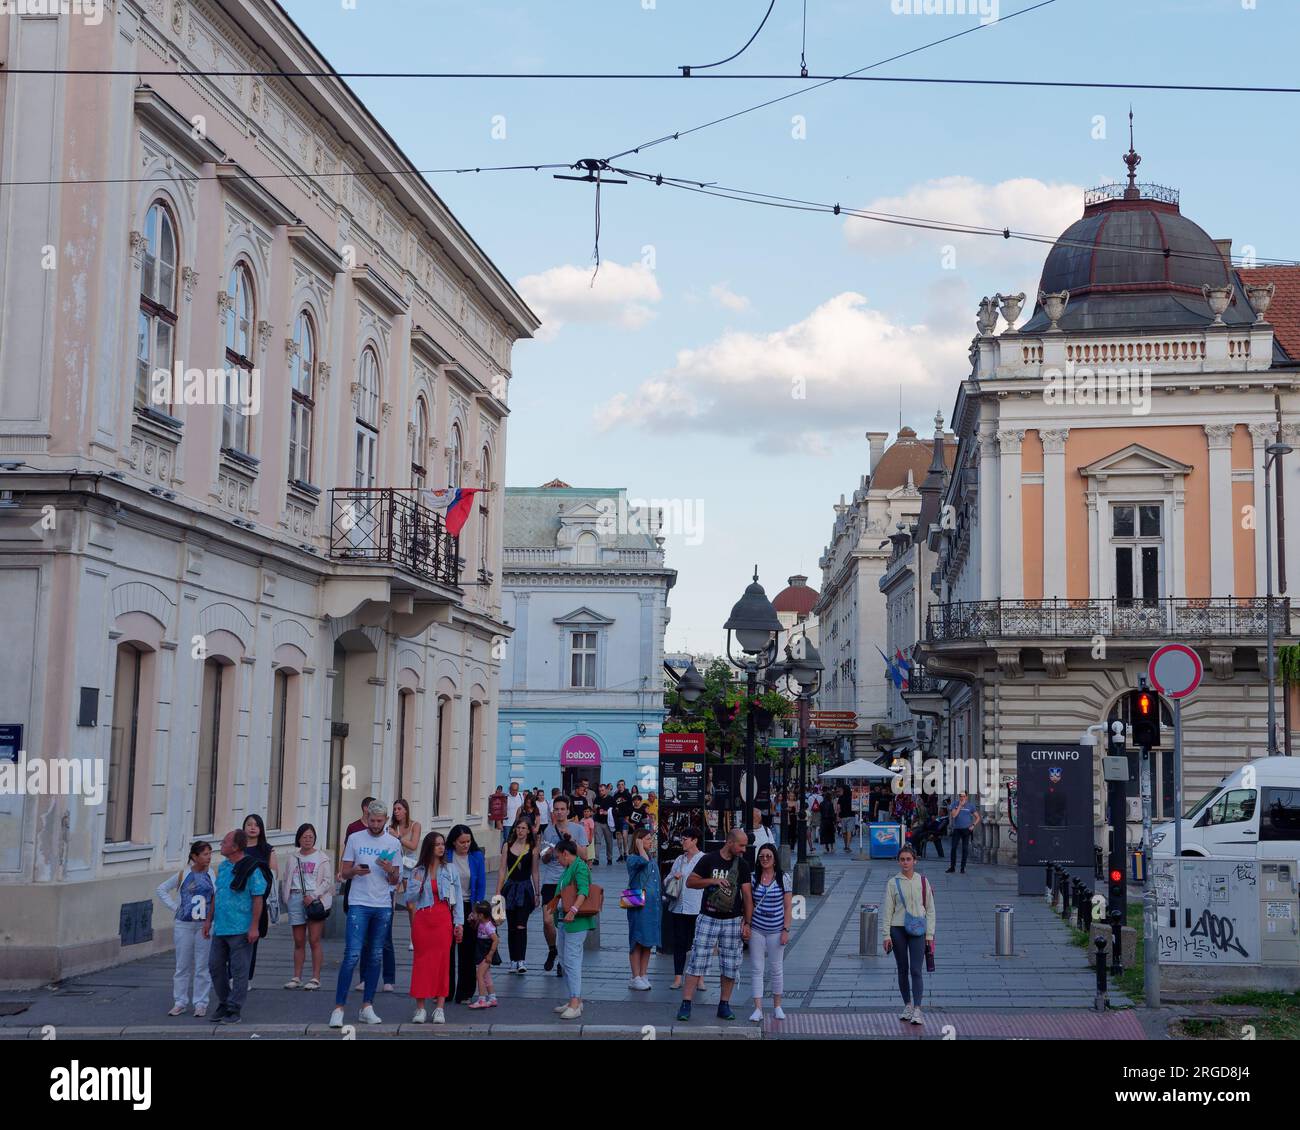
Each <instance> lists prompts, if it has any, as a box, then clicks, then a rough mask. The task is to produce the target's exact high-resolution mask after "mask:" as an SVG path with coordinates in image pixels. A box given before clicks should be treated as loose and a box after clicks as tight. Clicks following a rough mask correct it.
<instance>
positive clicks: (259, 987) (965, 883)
mask: <svg viewBox="0 0 1300 1130" xmlns="http://www.w3.org/2000/svg"><path fill="white" fill-rule="evenodd" d="M822 858H823V861H824V863H825V867H826V889H825V893H824V894H823V895H821V896H818V897H810V898H808V899H807V901H806V904H805V909H806V915H805V916H804V917H803V918H802V919H799V920H797V921H796V922H795V929H794V932H793V936H792V939H791V942H790V945H789V947H788V949H787V953H786V961H785V977H786V1002H785V1003H786V1009H787V1012H788V1013H789V1015H790V1019H789V1020H788V1021H786V1023H785V1024H784V1025H783V1024H781V1023H780V1022H772V1021H770V1020H769V1021H768V1022H767V1023H765V1024H764V1025H763V1026H762V1028H761V1029H760V1026H759V1025H755V1024H750V1023H748V1022H747V1021H746V1020H745V1017H748V1015H749V1013H750V1011H751V1009H752V1007H753V1006H752V1003H751V1002H750V989H749V982H748V974H747V973H746V974H745V976H744V977H743V978H742V981H741V984H740V985H739V986H738V988H737V991H736V993H735V995H734V997H733V1004H734V1007H735V1011H736V1014H737V1017H738V1019H737V1020H734V1021H731V1022H729V1023H723V1022H720V1021H718V1020H717V1019H716V1018H715V1016H714V1012H715V1006H716V1004H717V1001H718V980H717V976H716V974H714V975H713V976H712V977H711V978H710V982H709V984H708V986H707V990H706V992H705V993H704V995H703V996H701V997H697V1002H696V1005H695V1013H694V1017H693V1019H692V1021H691V1022H690V1023H689V1024H685V1025H682V1024H676V1023H675V1022H674V1016H675V1013H676V1006H677V1002H678V994H677V993H676V992H674V991H673V990H672V989H671V988H670V987H669V986H670V983H671V980H672V959H671V956H669V955H667V954H662V955H657V956H656V957H654V958H653V959H652V961H651V967H650V980H651V983H652V985H653V988H652V990H651V991H649V992H644V991H635V990H633V989H630V988H629V987H628V977H629V969H628V964H627V916H626V912H625V911H622V910H619V909H618V900H617V897H610V898H607V899H606V909H605V911H604V912H603V914H602V916H601V928H600V937H599V943H600V945H599V949H598V950H589V951H588V952H587V954H586V957H585V961H584V969H583V997H584V1001H585V1008H584V1015H583V1018H582V1021H581V1022H580V1023H578V1024H564V1023H563V1022H557V1021H556V1020H555V1017H554V1014H553V1012H552V1011H551V1009H552V1006H553V1005H554V1004H556V1003H558V1002H559V1001H560V999H561V997H562V995H563V988H562V981H561V980H560V978H558V977H556V976H555V975H554V974H553V973H552V974H548V973H545V972H544V971H543V970H542V962H543V961H544V960H545V957H546V945H545V941H544V939H543V936H542V926H541V915H540V913H537V914H534V915H533V916H532V918H531V920H530V924H529V946H528V954H529V971H528V973H527V974H525V975H522V976H519V975H514V974H511V973H510V972H508V967H504V966H503V967H498V968H497V969H496V970H495V974H494V975H495V979H496V987H497V993H498V996H499V997H500V1001H501V1003H500V1006H499V1007H498V1008H496V1009H494V1010H492V1011H490V1012H487V1013H483V1012H477V1011H475V1012H471V1011H469V1010H467V1009H466V1008H464V1007H463V1006H452V1005H449V1006H448V1008H447V1021H448V1023H447V1025H446V1026H445V1027H443V1026H439V1027H437V1028H434V1027H432V1026H422V1027H417V1026H413V1025H411V1024H409V1020H410V1016H411V1011H412V1005H411V1002H410V1000H409V998H408V997H407V996H406V995H405V991H404V990H405V987H406V986H407V985H409V982H410V964H411V954H410V951H409V950H408V948H407V927H406V919H405V916H404V915H399V916H398V918H397V921H396V926H395V929H394V939H395V945H396V950H397V982H396V984H397V986H398V991H397V992H395V993H392V994H387V993H382V992H381V993H380V994H379V995H378V997H377V998H376V1001H375V1007H376V1011H377V1012H378V1013H379V1015H380V1016H381V1017H382V1018H383V1019H384V1021H385V1023H384V1024H382V1025H378V1026H365V1025H358V1026H357V1031H356V1035H357V1036H358V1037H367V1038H369V1037H376V1036H393V1035H400V1036H403V1037H405V1036H409V1035H417V1036H424V1037H429V1036H519V1035H530V1034H531V1035H537V1036H544V1037H545V1038H552V1037H553V1036H555V1035H558V1034H566V1035H569V1036H584V1037H613V1036H621V1037H625V1038H637V1039H650V1038H655V1039H664V1038H683V1037H687V1038H691V1037H694V1038H701V1037H703V1038H708V1037H715V1038H716V1037H718V1036H724V1035H725V1036H727V1037H734V1038H756V1037H758V1036H759V1035H760V1034H761V1035H764V1036H768V1037H781V1036H791V1037H800V1036H832V1035H841V1036H856V1037H870V1036H882V1037H896V1038H917V1037H920V1036H922V1035H924V1036H928V1037H934V1038H940V1037H941V1036H942V1035H944V1032H943V1029H944V1028H945V1027H949V1028H951V1029H953V1030H954V1031H953V1032H949V1033H948V1035H949V1036H950V1037H951V1036H952V1035H953V1034H955V1035H956V1036H957V1037H958V1038H960V1037H961V1036H962V1035H963V1034H965V1035H970V1036H977V1035H983V1036H985V1037H987V1038H999V1037H1001V1038H1016V1037H1020V1038H1023V1037H1031V1038H1052V1037H1053V1036H1055V1037H1057V1038H1070V1037H1072V1036H1073V1037H1078V1036H1090V1037H1094V1038H1095V1037H1097V1036H1099V1035H1104V1036H1106V1037H1108V1038H1119V1039H1127V1038H1140V1037H1141V1035H1142V1024H1141V1023H1140V1022H1139V1020H1138V1019H1137V1014H1135V1013H1109V1014H1105V1015H1099V1014H1095V1013H1091V1012H1088V1013H1081V1012H1080V1010H1085V1009H1091V1006H1092V1004H1093V1000H1094V993H1095V977H1094V974H1093V972H1092V971H1091V969H1089V968H1088V966H1087V963H1086V957H1085V954H1084V951H1083V950H1082V949H1080V948H1078V947H1076V946H1074V945H1071V944H1070V936H1069V932H1068V930H1067V928H1066V927H1065V925H1064V924H1063V923H1061V921H1060V920H1059V919H1058V918H1057V917H1056V916H1055V915H1053V914H1052V913H1051V912H1050V911H1049V909H1048V907H1047V906H1046V904H1045V903H1044V901H1043V900H1042V899H1041V898H1026V897H1017V896H1016V894H1015V885H1016V876H1015V871H1014V869H1012V868H1007V867H988V866H982V865H977V864H972V865H971V866H970V868H969V870H968V872H967V873H966V874H964V875H963V874H960V873H957V874H953V875H949V874H947V873H946V872H945V871H944V868H943V865H942V864H938V863H935V862H934V861H927V862H925V863H924V865H923V867H922V870H923V873H924V874H925V875H926V877H927V878H928V879H929V881H930V883H931V884H932V886H933V888H934V897H935V908H936V914H937V919H938V937H937V946H936V951H937V970H936V972H935V973H934V974H933V975H929V976H927V978H926V1001H925V1005H926V1011H927V1024H926V1026H925V1028H924V1030H923V1031H918V1030H916V1029H915V1028H912V1027H911V1026H904V1025H901V1024H899V1023H898V1021H897V1012H898V1008H899V1005H900V1003H901V998H900V997H899V993H898V986H897V978H896V974H895V968H894V962H893V959H892V958H890V957H887V956H885V955H884V954H883V953H882V952H880V951H879V949H877V953H876V954H875V955H873V956H870V957H863V956H861V955H860V954H859V952H858V948H859V913H858V912H859V909H860V907H861V906H862V905H863V904H864V903H868V902H870V903H883V901H884V889H885V884H886V882H887V881H888V880H889V878H890V877H891V876H892V875H893V874H895V873H896V866H895V865H894V864H893V863H892V862H890V861H882V860H872V861H865V860H860V859H857V858H854V857H853V856H852V855H845V854H843V853H837V854H835V855H829V856H824V857H822ZM624 875H625V872H624V869H623V866H622V865H621V864H615V865H613V866H612V867H611V866H608V865H603V866H601V867H598V868H597V869H596V876H597V880H598V881H600V882H601V883H602V885H603V886H605V888H606V890H607V892H613V893H615V894H616V892H617V891H618V890H619V889H621V887H622V885H623V881H624ZM999 903H1010V904H1011V905H1013V906H1014V907H1015V908H1016V924H1015V951H1016V952H1015V956H1014V957H1009V958H995V957H994V956H993V954H992V951H993V920H994V908H995V907H996V906H997V905H998V904H999ZM159 926H161V927H162V928H166V927H167V920H166V919H165V918H163V919H161V921H159V920H158V919H156V920H155V929H157V928H159ZM341 950H342V945H341V942H340V941H339V940H338V939H336V938H331V939H327V941H326V956H325V966H324V970H323V973H322V985H321V989H320V991H318V992H314V993H306V992H302V991H287V990H284V989H282V988H281V986H282V985H283V983H284V982H285V981H286V980H288V978H289V976H290V974H291V959H292V947H291V938H290V932H289V930H288V929H287V928H286V927H284V926H283V925H281V926H279V927H277V928H275V929H273V931H272V933H271V934H270V935H269V936H268V938H266V939H265V940H263V942H262V944H261V947H260V950H259V954H258V969H257V978H256V981H255V984H254V988H253V991H252V992H250V994H249V999H248V1002H247V1004H246V1006H245V1008H244V1023H243V1024H241V1025H239V1026H237V1027H236V1026H231V1027H229V1028H227V1027H224V1026H219V1025H212V1024H210V1023H208V1022H207V1021H205V1020H199V1019H195V1018H194V1017H192V1016H181V1017H177V1018H175V1019H172V1018H169V1017H168V1016H167V1015H166V1013H167V1010H168V1008H169V1007H170V1006H171V974H172V957H171V954H170V953H164V954H156V955H154V956H151V957H148V958H144V959H141V960H139V961H135V962H129V963H127V964H124V965H120V966H117V967H115V968H113V969H108V970H104V971H101V972H99V973H93V974H87V975H85V976H81V977H75V978H72V979H70V980H68V981H66V982H63V983H61V984H60V985H58V986H55V987H45V988H40V989H34V990H27V991H15V992H4V993H0V1038H10V1039H12V1038H39V1037H40V1035H41V1032H42V1030H44V1029H46V1028H47V1026H52V1027H53V1029H54V1031H55V1033H56V1034H57V1035H60V1036H63V1037H65V1038H66V1037H72V1036H77V1035H85V1036H92V1035H97V1036H101V1037H112V1036H119V1035H125V1036H127V1037H139V1038H146V1039H151V1038H162V1037H164V1036H165V1037H170V1038H182V1039H184V1038H210V1037H211V1036H213V1035H214V1034H218V1035H219V1036H220V1037H222V1038H226V1037H240V1036H242V1037H243V1038H248V1037H250V1036H252V1035H254V1034H256V1035H258V1036H262V1037H266V1038H286V1037H298V1038H301V1037H304V1036H306V1037H313V1036H318V1037H321V1038H326V1037H329V1038H336V1039H337V1038H338V1033H337V1032H331V1031H330V1030H329V1029H327V1028H325V1024H326V1022H327V1021H328V1019H329V1013H330V1010H331V1008H332V1004H333V990H334V985H335V982H336V979H337V971H338V963H339V959H340V957H341V956H342V955H341ZM503 956H504V955H503ZM360 999H361V998H360V994H359V993H351V994H349V1001H348V1020H349V1022H354V1021H355V1018H356V1010H357V1008H358V1007H359V1005H360ZM1111 1001H1112V1004H1115V1005H1127V1004H1129V1003H1130V1002H1128V1001H1127V1000H1126V999H1125V998H1123V997H1122V996H1119V995H1116V994H1112V996H1111ZM770 1010H771V1004H770V998H769V1001H768V1014H769V1017H770ZM1017 1017H1021V1018H1023V1019H1022V1020H1019V1021H1018V1020H1017ZM1150 1019H1154V1018H1150ZM489 1021H490V1022H489ZM47 1034H48V1033H47Z"/></svg>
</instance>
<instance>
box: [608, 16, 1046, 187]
mask: <svg viewBox="0 0 1300 1130" xmlns="http://www.w3.org/2000/svg"><path fill="white" fill-rule="evenodd" d="M1055 3H1056V0H1039V3H1037V4H1031V5H1030V6H1029V7H1028V8H1021V9H1020V10H1019V11H1015V12H1011V13H1010V14H1009V15H1007V16H1005V17H1004V18H1002V19H999V20H997V21H996V22H997V23H1006V22H1007V21H1008V20H1013V19H1015V18H1016V17H1017V16H1023V15H1025V14H1026V13H1028V12H1033V11H1037V10H1038V9H1039V8H1046V7H1047V6H1048V5H1049V4H1055ZM989 26H991V25H989V24H982V23H981V24H976V25H975V26H974V27H968V28H964V29H962V30H961V31H958V32H954V33H953V34H952V35H945V36H944V37H943V38H942V39H935V40H931V41H930V42H929V43H922V44H921V45H920V46H919V47H913V48H911V49H910V50H907V51H902V52H900V53H899V54H897V55H891V56H889V57H888V58H887V59H879V60H877V61H876V62H874V63H869V64H867V65H866V66H865V67H859V68H858V69H857V70H853V71H848V72H846V73H845V74H843V75H840V76H838V77H830V78H823V77H822V76H818V75H813V76H811V77H812V78H813V79H815V80H819V81H816V82H815V84H814V85H813V86H811V87H800V88H799V89H798V90H792V91H790V92H789V93H788V94H782V95H780V96H778V97H776V98H769V99H767V101H765V102H759V103H758V104H756V105H754V106H747V107H746V108H744V109H743V110H737V111H735V112H734V113H731V114H726V115H724V116H723V117H721V118H714V119H713V120H712V121H708V122H702V123H701V124H700V125H698V126H692V127H691V128H690V129H687V130H678V131H677V132H675V133H670V134H665V135H664V136H663V137H660V138H655V139H654V140H651V141H646V142H642V143H641V144H640V145H637V146H635V147H633V148H632V149H624V150H623V151H622V152H621V153H615V154H613V155H612V156H610V157H607V158H606V160H607V161H617V160H618V159H619V158H620V157H626V156H628V155H629V154H631V153H640V152H641V151H642V150H643V149H650V148H652V147H654V146H656V145H662V144H663V143H664V142H665V141H678V140H680V139H681V138H683V137H686V136H687V135H689V134H692V133H699V132H700V130H705V129H709V128H711V127H712V126H718V125H722V124H723V123H724V122H730V121H734V120H735V119H736V118H740V117H744V115H746V114H752V113H754V112H755V111H756V110H764V109H766V108H767V107H768V106H775V105H776V104H777V103H778V102H784V101H786V100H787V99H790V98H795V97H797V96H798V95H800V94H810V93H812V91H814V90H820V89H821V88H822V87H823V86H829V85H830V84H831V83H833V82H840V81H843V80H846V79H847V80H853V79H856V78H859V77H860V76H862V75H864V74H865V72H867V71H872V70H875V69H876V68H877V67H883V66H885V65H886V64H887V63H895V62H897V61H898V60H899V59H906V58H907V57H908V56H909V55H917V54H920V53H921V52H922V51H928V50H929V49H930V48H931V47H938V46H939V45H940V44H942V43H948V42H950V41H952V40H954V39H960V38H961V37H962V36H963V35H970V34H971V33H972V32H975V31H979V30H980V29H981V28H984V27H989ZM760 30H761V28H760ZM755 34H756V35H757V34H758V33H757V32H755ZM746 46H748V44H746ZM807 46H808V0H804V8H803V41H802V47H801V50H800V54H799V77H800V78H805V79H806V78H809V77H810V76H809V74H808V66H807V62H806V51H807ZM724 61H725V60H724ZM689 73H690V72H689V71H688V72H687V75H689ZM701 77H703V78H721V77H724V76H721V75H703V76H701Z"/></svg>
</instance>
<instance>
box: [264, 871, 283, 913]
mask: <svg viewBox="0 0 1300 1130" xmlns="http://www.w3.org/2000/svg"><path fill="white" fill-rule="evenodd" d="M268 870H269V869H268ZM270 888H271V889H270V890H269V891H268V892H267V895H266V920H267V922H268V923H269V924H270V925H272V926H274V925H275V924H276V923H277V922H279V921H280V884H279V883H278V882H277V881H276V879H275V876H272V877H271V883H270Z"/></svg>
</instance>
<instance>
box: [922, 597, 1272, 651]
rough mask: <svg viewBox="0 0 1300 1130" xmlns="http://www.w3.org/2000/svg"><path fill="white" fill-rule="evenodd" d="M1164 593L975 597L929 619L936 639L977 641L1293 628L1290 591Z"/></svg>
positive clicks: (1246, 635) (1260, 632) (1211, 636)
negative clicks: (1130, 596)
mask: <svg viewBox="0 0 1300 1130" xmlns="http://www.w3.org/2000/svg"><path fill="white" fill-rule="evenodd" d="M1269 609H1270V601H1269V599H1268V598H1267V597H1161V598H1159V599H1152V600H1124V599H1120V598H1115V597H1111V598H1095V597H1094V598H1088V599H1080V600H1071V599H1066V598H1050V599H1044V600H970V601H960V602H956V603H951V604H936V605H933V606H932V607H931V608H930V613H929V616H928V618H927V621H926V639H927V640H928V641H929V642H930V643H933V644H942V643H946V642H952V641H976V640H994V639H1010V640H1034V639H1049V640H1070V639H1077V640H1090V639H1092V638H1093V637H1095V636H1101V637H1104V638H1106V639H1108V640H1123V639H1133V640H1143V641H1150V640H1155V639H1160V638H1176V639H1178V640H1180V641H1182V642H1184V643H1187V642H1191V641H1195V640H1232V639H1242V640H1246V639H1249V640H1255V639H1259V640H1262V639H1264V638H1265V637H1266V636H1267V634H1268V618H1269V616H1270V615H1271V616H1272V620H1273V632H1274V634H1275V635H1277V636H1290V635H1291V602H1290V600H1289V599H1288V598H1286V597H1273V598H1272V601H1271V613H1270V610H1269Z"/></svg>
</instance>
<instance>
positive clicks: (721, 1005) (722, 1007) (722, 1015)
mask: <svg viewBox="0 0 1300 1130" xmlns="http://www.w3.org/2000/svg"><path fill="white" fill-rule="evenodd" d="M718 1019H719V1020H735V1019H736V1014H735V1013H734V1012H732V1011H731V1005H730V1003H728V1002H727V1001H719V1002H718Z"/></svg>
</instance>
